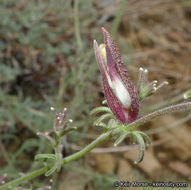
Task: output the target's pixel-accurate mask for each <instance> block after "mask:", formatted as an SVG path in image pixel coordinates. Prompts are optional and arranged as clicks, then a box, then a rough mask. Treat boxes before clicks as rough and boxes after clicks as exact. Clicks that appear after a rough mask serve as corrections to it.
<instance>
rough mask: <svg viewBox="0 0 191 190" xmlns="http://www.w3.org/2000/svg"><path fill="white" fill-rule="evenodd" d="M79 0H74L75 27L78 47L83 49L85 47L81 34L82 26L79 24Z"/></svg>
mask: <svg viewBox="0 0 191 190" xmlns="http://www.w3.org/2000/svg"><path fill="white" fill-rule="evenodd" d="M78 8H79V0H75V1H74V27H75V37H76V41H77V45H78V48H79V49H80V50H81V49H82V47H83V44H82V39H81V36H80V26H79V13H78Z"/></svg>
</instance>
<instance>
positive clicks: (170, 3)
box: [0, 0, 191, 190]
mask: <svg viewBox="0 0 191 190" xmlns="http://www.w3.org/2000/svg"><path fill="white" fill-rule="evenodd" d="M190 23H191V1H190V0H155V1H151V0H116V1H115V0H92V1H89V0H75V1H74V0H73V1H72V0H32V1H26V0H1V2H0V168H1V169H0V175H2V174H4V173H7V174H8V176H7V178H6V180H5V181H9V180H11V179H14V178H16V177H18V176H22V175H23V173H27V172H30V171H32V170H34V169H37V168H39V167H40V166H41V165H40V164H39V163H37V162H34V156H35V154H37V153H51V152H52V147H51V146H50V144H49V143H48V141H46V140H45V139H43V138H42V137H39V136H37V135H36V133H37V132H38V131H46V130H48V129H51V128H52V125H53V114H52V112H51V111H50V106H54V107H55V108H56V109H58V110H62V109H63V108H64V107H67V109H68V114H67V118H72V119H73V121H74V125H75V126H77V127H78V128H79V129H78V130H77V131H75V132H72V133H70V134H69V135H68V136H67V146H66V148H65V150H64V152H63V155H64V156H67V155H70V154H72V153H74V152H76V151H77V150H80V149H81V148H82V147H84V146H86V145H87V144H88V143H90V142H91V141H92V140H94V139H95V138H96V137H97V136H98V135H99V134H101V133H102V131H103V130H102V129H101V128H100V127H95V126H93V121H94V119H95V118H92V117H90V115H89V113H90V111H91V109H93V108H94V107H96V106H100V105H101V102H102V101H103V100H104V94H103V88H102V82H101V74H100V72H99V70H98V67H97V64H96V61H95V56H94V52H93V40H94V39H96V40H97V41H98V43H102V42H103V35H102V31H101V27H102V26H104V27H105V28H106V29H107V30H108V31H110V32H112V35H113V37H114V38H115V39H116V43H117V44H118V46H119V49H120V52H121V55H122V58H123V61H124V63H125V64H126V66H127V67H128V71H129V73H130V75H131V77H132V79H133V80H134V83H135V84H136V82H137V81H136V80H137V75H138V69H139V67H143V68H145V69H148V70H149V79H150V81H152V80H158V81H159V82H162V81H164V80H167V81H168V82H169V85H168V86H165V87H164V88H163V89H161V90H160V91H159V92H157V94H156V95H154V96H153V97H151V98H149V99H147V100H146V101H145V102H144V103H143V104H142V106H141V113H140V114H141V115H145V114H146V113H149V112H151V111H152V110H155V109H158V108H161V107H164V106H167V105H169V104H175V103H178V102H183V101H184V100H183V96H182V95H183V93H184V92H185V91H187V90H189V89H191V87H190V83H191V77H190V76H191V65H190V64H191V24H190ZM190 118H191V114H190V112H189V111H187V112H182V113H176V114H173V115H168V116H163V117H160V118H159V119H157V120H154V121H152V122H149V123H147V124H145V125H144V126H142V127H141V128H140V130H143V131H146V132H147V133H148V134H149V136H150V137H151V139H152V145H151V146H150V147H149V148H148V149H147V151H146V154H145V157H144V160H143V161H142V162H141V163H140V164H138V165H135V164H134V160H135V159H136V156H137V153H138V152H137V149H136V148H135V147H133V146H132V145H131V143H130V141H129V139H126V140H125V141H124V142H123V143H122V144H121V145H120V146H119V147H117V148H113V141H110V142H108V143H105V144H103V145H102V147H98V148H97V149H94V151H93V152H91V153H89V154H87V155H86V156H84V157H83V158H81V159H79V160H77V161H75V162H73V163H70V164H68V165H67V166H66V167H63V169H62V172H60V173H59V174H54V175H53V176H51V177H48V178H45V177H44V176H41V177H38V178H36V179H34V180H32V181H29V182H27V183H25V184H23V185H21V187H23V188H25V189H29V188H30V189H37V188H39V187H44V186H45V185H46V184H48V183H49V182H48V181H49V180H50V178H52V179H53V183H52V189H54V190H66V189H67V190H111V189H117V188H114V186H113V182H114V181H116V180H125V181H179V182H180V181H184V182H187V183H190V182H191V128H190V125H191V121H190ZM133 189H136V188H133ZM137 189H138V188H137ZM139 189H143V188H139ZM147 189H148V188H147Z"/></svg>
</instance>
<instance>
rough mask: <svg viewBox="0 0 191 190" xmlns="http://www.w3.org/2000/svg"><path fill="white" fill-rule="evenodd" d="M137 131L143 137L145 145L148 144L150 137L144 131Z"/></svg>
mask: <svg viewBox="0 0 191 190" xmlns="http://www.w3.org/2000/svg"><path fill="white" fill-rule="evenodd" d="M138 133H139V134H140V135H142V137H143V138H144V139H145V142H146V146H149V145H150V144H151V139H150V137H149V136H148V135H147V134H146V133H144V132H141V131H139V132H138Z"/></svg>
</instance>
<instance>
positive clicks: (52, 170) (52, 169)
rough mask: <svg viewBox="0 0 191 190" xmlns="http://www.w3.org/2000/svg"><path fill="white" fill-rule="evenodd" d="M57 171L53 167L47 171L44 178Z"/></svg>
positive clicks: (55, 167)
mask: <svg viewBox="0 0 191 190" xmlns="http://www.w3.org/2000/svg"><path fill="white" fill-rule="evenodd" d="M56 169H57V166H56V165H54V166H53V167H52V168H51V169H50V170H48V171H47V172H46V173H45V176H50V175H51V174H53V173H54V172H55V171H56Z"/></svg>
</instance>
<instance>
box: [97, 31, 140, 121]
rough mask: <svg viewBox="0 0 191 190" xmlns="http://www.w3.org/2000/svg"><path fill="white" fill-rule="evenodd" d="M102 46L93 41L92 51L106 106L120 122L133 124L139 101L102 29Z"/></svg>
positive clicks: (107, 36) (109, 39)
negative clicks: (98, 69) (100, 77)
mask: <svg viewBox="0 0 191 190" xmlns="http://www.w3.org/2000/svg"><path fill="white" fill-rule="evenodd" d="M102 30H103V35H104V44H101V45H99V46H98V44H97V42H96V41H95V40H94V51H95V56H96V59H97V63H98V66H99V68H100V71H101V74H102V79H103V86H104V92H105V97H106V100H107V104H108V106H109V108H110V109H111V111H112V112H113V113H114V114H115V116H116V117H117V118H118V119H119V120H121V121H122V122H129V123H130V122H133V121H134V120H136V119H137V117H138V113H139V99H138V95H137V92H136V90H135V87H134V85H133V83H132V80H131V79H130V77H129V75H128V72H127V69H126V67H125V65H124V64H123V62H122V60H121V56H120V53H119V51H118V49H117V46H116V44H115V42H114V41H113V39H112V38H111V35H110V33H109V32H108V31H106V30H105V29H104V28H102Z"/></svg>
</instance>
